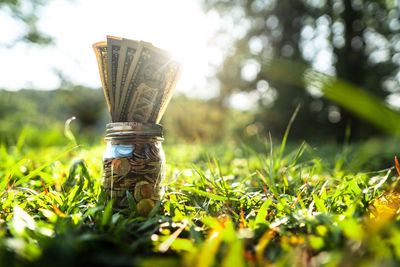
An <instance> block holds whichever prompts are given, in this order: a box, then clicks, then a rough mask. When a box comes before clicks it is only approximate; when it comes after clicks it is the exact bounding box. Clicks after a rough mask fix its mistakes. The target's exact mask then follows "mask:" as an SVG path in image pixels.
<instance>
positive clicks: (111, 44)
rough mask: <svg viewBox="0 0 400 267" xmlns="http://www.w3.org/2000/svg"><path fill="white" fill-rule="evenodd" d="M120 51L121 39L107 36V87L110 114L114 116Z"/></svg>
mask: <svg viewBox="0 0 400 267" xmlns="http://www.w3.org/2000/svg"><path fill="white" fill-rule="evenodd" d="M120 49H121V38H118V37H113V36H107V51H108V60H107V63H108V85H109V94H110V102H111V103H113V104H112V107H113V110H112V113H113V114H115V110H114V108H115V106H116V105H115V103H116V102H115V101H116V88H117V86H116V84H117V68H118V59H119V52H120ZM113 120H114V118H113Z"/></svg>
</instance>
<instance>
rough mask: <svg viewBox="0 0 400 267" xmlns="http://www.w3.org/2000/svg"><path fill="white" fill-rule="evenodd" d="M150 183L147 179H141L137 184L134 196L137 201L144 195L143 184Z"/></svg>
mask: <svg viewBox="0 0 400 267" xmlns="http://www.w3.org/2000/svg"><path fill="white" fill-rule="evenodd" d="M148 184H149V183H148V182H146V181H140V182H138V183H137V184H136V186H135V192H134V194H133V196H134V197H135V199H136V201H140V200H141V199H142V198H143V197H142V192H141V191H142V190H141V189H142V186H143V185H148Z"/></svg>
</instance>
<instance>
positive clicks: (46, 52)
mask: <svg viewBox="0 0 400 267" xmlns="http://www.w3.org/2000/svg"><path fill="white" fill-rule="evenodd" d="M27 8H29V7H27ZM39 17H40V21H39V24H38V26H39V29H40V30H41V31H42V32H44V33H46V34H48V35H50V36H52V37H53V38H54V45H51V46H47V47H42V46H38V45H32V44H26V43H22V42H19V43H17V44H15V45H14V46H13V47H11V48H6V47H5V46H4V44H7V43H9V42H10V40H14V39H15V38H16V37H18V35H19V34H21V33H23V29H24V28H23V25H22V24H21V23H19V22H17V21H15V20H13V19H12V18H10V17H9V15H8V14H7V12H6V11H5V10H2V11H1V10H0V25H7V27H1V28H0V33H1V34H0V58H1V61H0V73H1V74H2V75H1V78H0V88H5V89H7V90H18V89H21V88H34V89H44V90H51V89H56V88H58V87H59V86H60V79H59V76H58V75H57V72H61V73H62V75H63V76H64V77H65V78H66V79H67V80H69V81H71V82H73V83H75V84H80V85H85V86H88V87H93V88H98V87H100V86H101V83H100V77H99V73H98V68H97V63H96V58H95V55H94V52H93V49H92V44H93V43H95V42H98V41H102V40H105V38H106V35H112V36H118V37H124V38H129V39H135V40H143V41H147V42H151V43H153V45H155V46H157V47H160V48H163V49H165V50H168V51H170V52H172V54H173V55H174V56H175V57H177V58H178V59H179V60H181V61H182V62H183V65H184V69H183V73H182V76H181V78H180V81H179V82H178V85H177V88H176V91H179V92H184V93H186V94H187V95H189V96H198V97H212V96H214V95H216V94H217V93H218V92H217V89H216V86H213V85H212V83H210V82H208V79H206V77H208V76H212V72H213V67H212V66H217V65H218V64H219V63H220V62H222V59H223V49H221V45H217V44H215V41H213V36H214V34H215V31H216V30H217V28H218V25H220V24H221V19H220V18H219V17H218V15H217V14H216V13H208V14H206V13H205V12H204V11H203V10H202V8H201V6H200V4H199V3H198V1H196V0H168V1H165V0H146V1H139V0H131V1H128V0H125V1H124V0H114V1H107V0H96V1H90V0H68V1H65V0H53V1H50V3H49V4H48V5H46V6H44V7H42V8H41V9H40V13H39ZM1 44H2V45H1Z"/></svg>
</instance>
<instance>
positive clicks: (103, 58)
mask: <svg viewBox="0 0 400 267" xmlns="http://www.w3.org/2000/svg"><path fill="white" fill-rule="evenodd" d="M93 49H94V52H95V55H96V59H97V65H98V66H99V73H100V79H101V84H102V86H103V92H104V97H105V98H106V103H107V108H108V111H109V112H110V113H111V102H110V94H109V87H108V75H107V65H108V64H107V61H108V54H107V43H106V42H98V43H95V44H94V45H93Z"/></svg>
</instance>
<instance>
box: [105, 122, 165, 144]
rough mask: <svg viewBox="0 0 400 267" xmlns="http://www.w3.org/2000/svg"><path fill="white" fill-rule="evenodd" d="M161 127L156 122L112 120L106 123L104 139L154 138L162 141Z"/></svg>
mask: <svg viewBox="0 0 400 267" xmlns="http://www.w3.org/2000/svg"><path fill="white" fill-rule="evenodd" d="M162 129H163V127H162V125H161V124H156V123H141V122H112V123H108V124H107V125H106V136H105V138H104V139H105V140H106V141H109V140H112V141H118V140H126V141H128V140H129V139H146V140H147V139H155V141H163V140H164V138H163V131H162Z"/></svg>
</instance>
